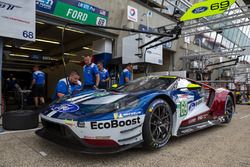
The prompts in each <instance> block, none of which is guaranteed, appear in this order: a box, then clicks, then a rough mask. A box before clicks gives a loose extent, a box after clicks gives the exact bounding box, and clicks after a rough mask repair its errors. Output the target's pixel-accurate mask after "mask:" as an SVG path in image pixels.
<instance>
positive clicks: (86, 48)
mask: <svg viewBox="0 0 250 167" xmlns="http://www.w3.org/2000/svg"><path fill="white" fill-rule="evenodd" d="M82 48H83V49H85V50H92V49H91V48H89V47H85V46H84V47H82Z"/></svg>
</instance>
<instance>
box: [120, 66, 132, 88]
mask: <svg viewBox="0 0 250 167" xmlns="http://www.w3.org/2000/svg"><path fill="white" fill-rule="evenodd" d="M132 70H133V66H132V64H131V63H129V64H128V65H127V67H126V68H125V69H124V70H123V71H122V73H121V75H120V80H119V86H121V85H125V84H126V83H128V82H129V81H130V80H131V76H132Z"/></svg>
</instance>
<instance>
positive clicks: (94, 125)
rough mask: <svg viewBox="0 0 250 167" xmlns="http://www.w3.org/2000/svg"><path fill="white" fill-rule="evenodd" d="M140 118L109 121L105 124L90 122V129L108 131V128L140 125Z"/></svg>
mask: <svg viewBox="0 0 250 167" xmlns="http://www.w3.org/2000/svg"><path fill="white" fill-rule="evenodd" d="M140 123H141V121H140V117H137V118H133V119H127V120H115V119H114V120H110V121H106V122H98V121H92V122H90V126H91V129H110V128H119V127H125V126H130V125H136V124H140Z"/></svg>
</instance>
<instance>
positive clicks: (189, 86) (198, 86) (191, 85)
mask: <svg viewBox="0 0 250 167" xmlns="http://www.w3.org/2000/svg"><path fill="white" fill-rule="evenodd" d="M187 89H188V90H199V89H201V86H200V85H198V84H188V86H187Z"/></svg>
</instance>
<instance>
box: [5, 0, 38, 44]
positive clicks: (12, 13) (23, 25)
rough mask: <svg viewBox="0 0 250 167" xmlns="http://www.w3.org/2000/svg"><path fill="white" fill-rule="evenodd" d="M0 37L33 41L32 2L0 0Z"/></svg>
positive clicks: (27, 0) (28, 0)
mask: <svg viewBox="0 0 250 167" xmlns="http://www.w3.org/2000/svg"><path fill="white" fill-rule="evenodd" d="M0 23H1V26H0V36H2V37H9V38H16V39H21V40H28V41H35V39H36V33H35V29H36V27H35V26H36V11H35V1H34V0H0Z"/></svg>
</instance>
